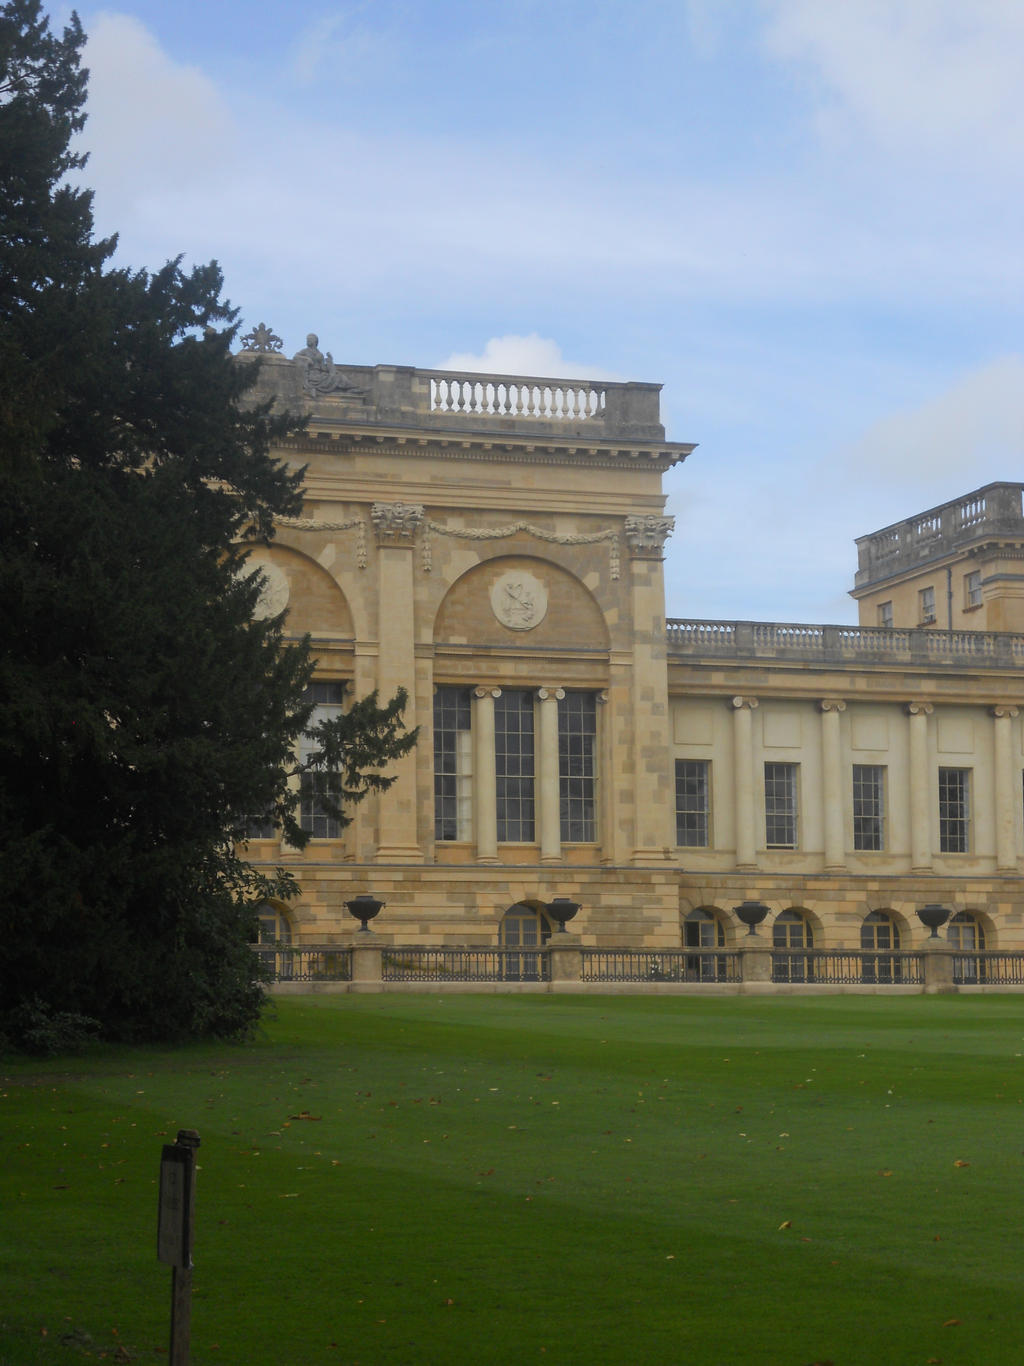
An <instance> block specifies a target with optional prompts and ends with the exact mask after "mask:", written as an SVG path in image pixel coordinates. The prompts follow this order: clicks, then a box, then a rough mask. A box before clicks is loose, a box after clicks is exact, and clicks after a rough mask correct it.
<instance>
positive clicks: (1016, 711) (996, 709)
mask: <svg viewBox="0 0 1024 1366" xmlns="http://www.w3.org/2000/svg"><path fill="white" fill-rule="evenodd" d="M988 712H989V715H990V716H995V717H996V718H999V717H1004V716H1005V717H1010V718H1012V717H1014V716H1019V715H1020V708H1019V707H1014V706H1012V705H1011V704H1009V703H1006V702H994V703H993V704H992V706H991V707H989V709H988Z"/></svg>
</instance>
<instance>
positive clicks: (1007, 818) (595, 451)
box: [243, 339, 1024, 949]
mask: <svg viewBox="0 0 1024 1366" xmlns="http://www.w3.org/2000/svg"><path fill="white" fill-rule="evenodd" d="M244 359H245V358H244V357H243V363H244ZM260 386H261V390H262V392H264V393H266V394H268V395H269V394H273V395H276V396H278V397H279V399H280V400H281V401H282V402H283V403H285V404H287V405H288V406H290V407H291V408H293V409H295V408H302V409H304V410H305V411H307V412H309V413H310V415H311V416H310V421H309V426H308V431H307V433H306V434H305V435H304V436H303V437H301V438H296V439H294V440H292V441H290V442H289V443H287V444H286V446H285V447H284V448H283V449H282V451H281V452H280V454H281V455H283V456H284V457H285V458H287V459H288V460H289V461H291V462H293V463H295V464H299V465H305V466H306V467H307V474H306V506H305V508H304V510H303V515H302V517H301V518H297V519H294V520H291V521H285V522H284V523H283V524H282V525H281V526H280V527H279V530H278V535H277V538H276V540H275V541H274V543H273V544H272V545H271V546H270V547H259V548H256V549H254V550H253V551H252V555H251V562H252V563H253V564H254V565H256V564H258V565H260V566H262V567H264V568H265V570H266V573H267V588H266V610H268V611H279V610H282V609H283V608H285V607H287V611H288V617H287V629H288V632H289V633H290V634H293V635H296V636H298V635H303V634H307V633H308V635H309V636H310V637H311V638H312V640H313V643H314V648H315V651H316V655H317V658H318V661H319V671H318V678H319V679H320V680H321V681H322V682H324V683H332V682H333V683H336V684H343V685H344V688H345V690H346V691H347V692H348V693H349V694H350V695H362V694H364V693H367V692H369V691H371V690H372V689H374V688H376V689H379V690H380V692H381V694H382V695H383V696H390V695H391V694H392V693H393V692H394V690H395V688H396V687H398V686H399V685H401V686H404V687H405V688H407V690H408V692H409V694H410V710H409V717H408V719H409V722H410V724H417V725H419V727H420V740H419V744H418V746H417V748H416V750H415V752H414V753H413V754H412V755H411V756H410V757H409V758H408V759H407V760H405V761H404V762H403V763H402V765H401V766H400V769H399V771H398V780H397V782H396V783H395V785H394V786H393V788H392V789H391V790H390V791H389V792H388V793H386V794H384V795H383V796H381V797H380V798H375V797H374V798H370V799H368V800H367V801H366V802H365V803H363V804H362V805H360V806H359V807H357V808H355V810H354V813H353V814H354V819H353V822H352V824H351V825H350V826H349V827H348V828H347V829H345V830H344V831H343V832H342V834H341V835H340V837H337V838H331V837H330V832H329V831H328V832H327V835H326V837H318V838H315V839H313V840H312V841H311V842H310V844H309V845H308V847H307V848H306V850H305V851H304V852H302V853H301V854H300V853H299V852H297V851H295V850H292V849H289V848H287V847H282V846H281V845H280V843H279V842H278V841H276V840H254V841H253V842H252V844H251V845H250V847H249V854H250V857H251V858H253V859H254V861H256V862H261V863H265V864H268V865H284V866H286V867H290V868H292V870H293V871H294V873H295V875H296V877H297V879H298V882H299V884H300V887H301V895H300V896H299V898H298V899H297V900H296V901H295V902H293V903H292V904H291V905H290V906H289V907H288V908H281V915H282V920H281V921H280V927H281V929H282V930H283V931H286V932H287V933H289V934H290V936H291V940H292V943H293V944H303V943H316V944H331V943H338V944H342V943H347V942H349V941H350V940H351V939H352V935H353V931H354V930H355V922H354V921H353V920H352V919H351V917H350V916H349V915H348V914H347V912H346V910H345V908H344V903H345V902H346V901H347V900H349V899H351V898H352V897H353V896H354V895H356V894H357V893H361V892H367V891H368V892H372V893H373V894H374V895H375V896H377V897H379V898H381V899H382V900H383V901H385V902H386V908H385V910H384V912H383V913H382V915H381V916H380V917H379V919H378V920H377V921H376V922H375V924H374V930H375V934H376V936H377V940H378V941H379V942H380V943H382V944H385V945H387V944H392V945H413V944H415V945H420V946H430V945H436V946H493V945H498V944H500V943H503V942H507V943H513V944H518V943H519V942H520V940H519V939H517V938H516V936H517V935H521V934H522V933H523V932H524V931H523V914H524V911H523V908H526V910H527V911H529V912H532V913H533V914H535V915H536V916H537V923H538V925H539V926H540V927H541V928H543V925H544V917H543V914H542V910H541V908H542V907H543V906H544V905H545V904H546V903H548V902H550V901H551V900H553V899H554V898H555V897H568V898H570V899H571V900H572V901H575V902H578V903H579V904H580V910H579V913H578V915H577V917H576V918H575V920H574V921H573V922H572V926H571V928H572V930H573V932H574V936H575V939H576V941H577V942H578V943H579V944H580V945H582V946H594V947H634V948H639V947H643V948H648V949H655V948H660V949H671V948H679V947H680V946H681V945H691V944H692V945H703V946H704V947H713V946H714V945H716V944H717V945H724V946H729V945H732V946H736V945H737V944H738V943H739V941H740V939H741V938H742V937H743V936H744V935H745V933H746V931H745V928H744V926H743V925H741V924H740V922H739V920H738V919H737V917H736V915H735V914H734V911H733V907H734V906H735V905H736V904H737V903H739V902H742V901H744V900H751V899H752V900H760V901H763V902H764V903H765V904H766V905H767V906H768V907H769V912H770V917H769V919H768V920H767V922H766V926H767V932H768V934H769V936H772V935H774V936H775V941H774V942H775V943H776V945H778V944H779V943H783V942H784V943H786V944H790V943H792V944H793V945H794V947H799V946H800V945H803V946H807V945H810V944H813V946H814V947H815V948H830V949H841V948H849V949H859V948H861V947H862V945H865V944H867V942H868V940H867V939H865V937H864V936H865V934H867V935H868V936H869V937H870V935H871V934H874V933H875V930H873V929H871V928H870V927H871V926H873V925H876V924H877V923H878V920H879V916H878V913H881V917H882V919H883V921H884V923H885V924H887V925H888V926H889V927H890V928H889V931H888V932H889V933H890V935H894V936H895V937H896V938H897V940H898V943H897V944H896V945H895V947H903V948H905V949H910V948H913V947H916V946H918V945H920V943H921V942H922V941H923V940H924V938H925V935H926V931H925V930H924V929H923V928H922V926H921V924H920V922H919V921H918V919H917V916H916V909H917V908H918V907H919V906H920V905H923V904H925V903H927V902H940V903H942V904H944V905H946V906H948V907H949V908H950V910H951V911H953V912H954V913H957V912H959V913H962V914H961V919H960V920H959V921H958V922H956V924H957V928H955V929H954V934H955V935H957V936H960V938H961V939H963V940H964V942H965V944H966V947H968V948H971V947H974V948H981V947H983V946H984V947H988V948H1001V949H1020V948H1024V923H1022V915H1024V895H1022V888H1021V882H1020V869H1021V858H1022V856H1024V811H1022V773H1024V717H1022V715H1021V710H1022V704H1024V685H1022V676H1021V665H1022V663H1024V641H1022V640H1021V639H1019V638H1018V637H1016V636H1013V635H1003V636H996V635H992V634H989V633H985V632H973V633H970V632H966V631H963V630H961V629H960V628H959V623H958V629H957V630H956V631H955V632H953V633H950V632H947V631H916V630H910V631H906V630H904V631H899V630H895V629H894V630H892V631H885V632H881V633H879V632H877V631H871V630H865V629H860V628H854V627H791V626H788V627H786V626H775V625H772V624H770V623H742V622H739V623H737V622H701V621H678V620H670V621H669V622H668V623H667V624H666V618H665V602H664V583H663V576H662V557H663V552H664V543H665V539H666V537H667V536H668V535H669V534H670V532H671V521H670V519H667V518H666V517H665V515H664V498H663V494H662V488H661V480H662V475H663V474H664V472H665V471H666V470H667V469H668V468H669V467H670V466H671V465H672V464H674V463H676V462H678V461H680V460H683V459H685V457H686V455H687V454H688V453H689V451H690V450H691V449H692V447H691V446H689V445H686V444H683V443H677V442H668V441H666V440H665V434H664V430H663V428H662V427H661V424H660V418H659V412H658V386H655V385H642V384H626V385H623V384H603V383H595V382H583V381H580V382H572V381H562V380H552V379H541V378H531V377H503V376H486V375H455V374H451V373H447V372H438V371H425V370H413V369H408V368H402V367H393V366H378V367H374V368H369V367H344V368H340V367H335V366H334V365H333V362H332V361H331V359H330V357H329V356H328V357H324V356H322V355H321V353H320V352H319V350H318V348H317V346H316V342H315V339H311V345H310V347H308V348H307V350H306V352H303V353H300V355H299V357H297V358H296V359H295V360H294V361H291V360H287V359H285V358H283V357H282V356H280V355H276V354H269V355H265V356H264V357H263V365H262V372H261V377H260ZM995 487H997V488H998V489H1005V488H1014V489H1016V490H1017V494H1016V510H1017V515H1018V517H1019V514H1020V486H995ZM982 492H984V491H982ZM1010 502H1011V503H1012V497H1011V498H1010ZM1022 544H1024V540H1022ZM994 553H995V552H993V554H994ZM1000 553H1005V547H1004V550H1003V552H1000ZM862 560H863V555H862ZM944 573H945V570H944V569H943V574H944ZM990 577H991V576H990ZM908 584H909V586H906V585H904V588H905V591H906V592H907V593H910V592H911V591H913V592H914V593H915V594H916V592H917V588H916V587H914V586H913V582H912V581H911V580H910V579H908ZM883 586H885V587H888V585H883ZM874 591H875V590H874V589H872V592H874ZM901 591H903V589H901ZM893 592H894V595H895V589H894V590H893ZM865 601H868V602H869V608H868V610H869V614H870V611H873V610H874V609H875V606H876V604H874V600H873V599H872V598H870V597H869V598H866V599H865ZM986 610H987V611H988V613H989V615H988V616H987V617H986V618H985V620H986V622H987V623H988V624H991V622H992V621H993V619H994V618H995V616H996V613H995V612H994V609H992V608H989V609H986ZM1010 615H1011V616H1012V612H1011V613H1010ZM873 624H874V623H873V622H872V623H871V625H873ZM914 624H915V625H916V623H914ZM924 637H927V639H923V638H924ZM342 705H343V703H342ZM435 721H436V723H437V734H435ZM516 908H518V909H516ZM510 911H512V916H511V919H510V918H509V912H510ZM694 913H700V914H696V915H695V914H694ZM872 915H874V919H873V920H870V921H869V920H867V917H870V916H872ZM517 916H518V920H517V918H516V917H517ZM780 916H782V917H783V919H782V920H779V917H780ZM687 917H690V918H689V919H687ZM866 924H867V926H868V927H869V928H868V929H867V930H865V925H866ZM972 936H974V938H973V939H972ZM883 937H884V936H883ZM957 942H959V940H958V941H957ZM889 946H890V947H893V946H894V945H892V944H891V943H890V945H889Z"/></svg>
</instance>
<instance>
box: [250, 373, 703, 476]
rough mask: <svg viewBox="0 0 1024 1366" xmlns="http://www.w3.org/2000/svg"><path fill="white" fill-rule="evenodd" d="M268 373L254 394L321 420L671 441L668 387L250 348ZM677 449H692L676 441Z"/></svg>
mask: <svg viewBox="0 0 1024 1366" xmlns="http://www.w3.org/2000/svg"><path fill="white" fill-rule="evenodd" d="M257 356H258V358H259V361H260V373H259V378H258V381H257V386H256V390H255V394H254V396H255V397H258V398H267V397H275V398H277V399H278V400H279V402H281V404H282V405H283V406H286V407H289V408H291V409H293V410H300V411H301V410H302V409H306V410H307V411H309V412H310V414H311V418H312V419H313V420H314V421H315V419H316V418H317V417H323V418H326V419H330V418H332V417H333V418H344V419H358V420H359V421H361V422H369V423H379V424H381V425H387V426H399V427H417V428H419V429H421V430H426V431H430V430H436V431H453V432H468V431H473V432H474V433H481V434H483V433H488V435H489V434H490V433H491V432H493V433H494V434H495V435H497V434H498V433H499V432H500V433H508V434H510V435H512V434H515V435H524V434H530V433H536V434H537V435H538V436H541V435H542V436H544V437H545V438H546V439H548V440H551V439H552V438H555V439H556V440H558V439H562V438H565V437H571V436H582V437H585V438H593V439H594V440H595V441H599V440H606V441H607V440H613V441H614V440H623V441H625V442H629V441H640V442H658V443H663V442H664V440H665V429H664V427H663V426H662V424H661V416H660V411H659V408H660V394H661V385H660V384H642V383H635V382H632V381H630V382H628V383H621V382H617V381H611V380H588V379H559V378H553V377H552V376H543V375H500V374H484V373H477V372H472V371H465V370H421V369H418V368H415V367H413V366H411V365H372V366H371V365H341V364H336V363H335V362H334V360H333V359H332V357H331V356H330V355H329V354H327V355H324V354H323V353H322V352H320V351H319V350H316V351H315V354H314V355H313V356H312V359H311V358H310V355H302V354H301V353H300V354H299V355H298V356H296V357H294V358H292V359H289V358H288V357H287V356H285V355H283V354H280V353H278V352H272V351H259V350H256V349H249V350H246V351H243V352H242V354H241V357H240V359H242V360H245V359H247V358H256V357H257ZM673 449H674V450H675V449H679V450H684V451H689V450H690V449H691V447H689V446H679V443H673Z"/></svg>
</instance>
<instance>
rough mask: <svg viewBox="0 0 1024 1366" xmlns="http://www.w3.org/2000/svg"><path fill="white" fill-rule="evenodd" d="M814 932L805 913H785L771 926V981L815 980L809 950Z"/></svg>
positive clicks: (811, 946) (812, 945) (793, 911)
mask: <svg viewBox="0 0 1024 1366" xmlns="http://www.w3.org/2000/svg"><path fill="white" fill-rule="evenodd" d="M813 948H814V931H813V930H812V929H811V923H810V921H809V920H808V919H807V917H806V916H805V915H804V914H803V912H802V911H795V910H792V909H790V910H788V911H783V912H782V913H781V914H780V915H777V916H776V917H775V923H774V925H773V926H772V949H773V950H774V952H773V953H772V981H773V982H809V981H811V980H812V977H813V975H814V974H813V968H812V962H811V958H810V955H809V952H808V951H809V950H810V949H813Z"/></svg>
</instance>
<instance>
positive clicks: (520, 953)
mask: <svg viewBox="0 0 1024 1366" xmlns="http://www.w3.org/2000/svg"><path fill="white" fill-rule="evenodd" d="M380 975H381V981H384V982H550V980H551V964H550V959H549V956H548V953H547V951H546V950H545V949H542V948H536V949H403V948H393V949H385V950H384V951H383V952H382V954H381V965H380Z"/></svg>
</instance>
